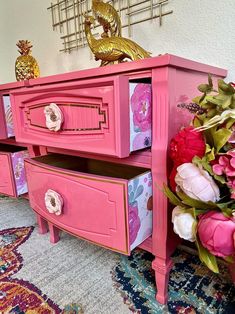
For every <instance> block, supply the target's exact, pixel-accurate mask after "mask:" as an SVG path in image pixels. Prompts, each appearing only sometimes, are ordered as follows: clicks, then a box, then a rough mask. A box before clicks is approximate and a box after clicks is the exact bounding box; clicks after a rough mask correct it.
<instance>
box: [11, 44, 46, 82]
mask: <svg viewBox="0 0 235 314" xmlns="http://www.w3.org/2000/svg"><path fill="white" fill-rule="evenodd" d="M16 46H17V47H18V48H19V50H18V51H19V53H20V56H19V57H18V58H17V59H16V63H15V74H16V80H17V81H24V80H29V79H33V78H37V77H39V75H40V71H39V66H38V63H37V61H36V59H35V58H34V57H33V56H31V48H32V47H33V45H32V44H31V42H30V41H28V40H19V41H18V43H17V44H16Z"/></svg>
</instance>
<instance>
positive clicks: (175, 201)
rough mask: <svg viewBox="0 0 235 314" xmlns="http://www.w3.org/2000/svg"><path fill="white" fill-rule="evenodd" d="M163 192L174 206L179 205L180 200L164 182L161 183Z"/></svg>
mask: <svg viewBox="0 0 235 314" xmlns="http://www.w3.org/2000/svg"><path fill="white" fill-rule="evenodd" d="M163 192H164V194H165V195H166V196H167V197H168V198H169V200H170V202H171V203H172V204H173V205H175V206H181V205H182V202H181V200H180V199H179V198H178V197H177V196H176V195H175V194H174V193H173V192H172V191H171V190H170V189H169V188H168V186H167V185H166V184H163Z"/></svg>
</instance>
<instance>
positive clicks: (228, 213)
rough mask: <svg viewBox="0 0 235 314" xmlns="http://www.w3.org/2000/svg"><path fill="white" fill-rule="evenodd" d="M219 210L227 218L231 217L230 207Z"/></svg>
mask: <svg viewBox="0 0 235 314" xmlns="http://www.w3.org/2000/svg"><path fill="white" fill-rule="evenodd" d="M221 211H222V213H223V215H224V216H225V217H227V218H231V217H232V212H233V211H232V209H231V208H221Z"/></svg>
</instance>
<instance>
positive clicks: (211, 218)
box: [164, 75, 235, 273]
mask: <svg viewBox="0 0 235 314" xmlns="http://www.w3.org/2000/svg"><path fill="white" fill-rule="evenodd" d="M198 89H199V91H200V92H202V96H199V97H196V98H194V99H193V102H192V103H190V104H180V105H179V107H181V108H184V109H187V110H189V111H190V112H191V113H193V119H192V122H191V125H190V126H188V127H185V128H184V129H182V130H181V131H180V132H179V133H178V134H177V135H176V136H175V137H174V138H173V139H172V141H171V143H170V157H171V159H172V161H173V169H172V171H171V174H170V187H171V189H170V188H169V187H167V186H164V192H165V194H166V195H167V197H168V198H169V200H170V202H171V203H172V204H173V205H175V208H174V209H173V212H172V222H173V225H174V231H175V233H177V234H178V235H179V236H180V237H181V238H183V239H185V240H188V241H191V242H195V243H196V246H197V249H198V252H199V257H200V259H201V261H202V262H204V263H205V264H206V265H207V266H208V267H209V268H210V269H211V270H212V271H214V272H216V273H218V272H219V269H218V264H217V259H216V257H221V258H223V259H225V260H226V261H227V262H233V256H234V255H235V89H234V84H233V83H229V84H227V83H225V82H224V81H223V80H218V90H215V89H214V87H213V83H212V79H211V77H210V75H209V77H208V84H201V85H199V86H198Z"/></svg>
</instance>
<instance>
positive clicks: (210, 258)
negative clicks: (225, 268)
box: [196, 239, 219, 274]
mask: <svg viewBox="0 0 235 314" xmlns="http://www.w3.org/2000/svg"><path fill="white" fill-rule="evenodd" d="M196 245H197V249H198V253H199V258H200V260H201V261H202V262H203V263H204V264H205V265H206V266H207V267H208V268H209V269H210V270H212V271H213V272H214V273H217V274H218V273H219V268H218V264H217V260H216V257H215V256H214V255H212V254H211V253H210V252H209V251H208V250H207V249H206V248H204V246H202V244H201V243H200V241H199V240H198V239H197V240H196Z"/></svg>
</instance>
